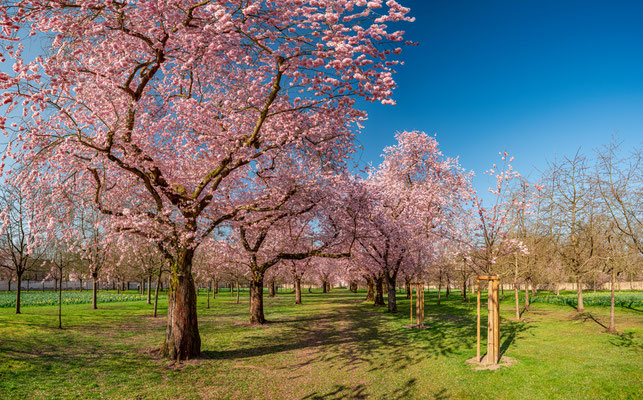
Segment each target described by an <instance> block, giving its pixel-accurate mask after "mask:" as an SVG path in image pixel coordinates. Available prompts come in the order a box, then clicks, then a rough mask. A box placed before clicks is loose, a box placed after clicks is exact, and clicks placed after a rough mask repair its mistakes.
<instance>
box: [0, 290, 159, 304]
mask: <svg viewBox="0 0 643 400" xmlns="http://www.w3.org/2000/svg"><path fill="white" fill-rule="evenodd" d="M97 297H98V302H99V303H112V302H121V301H141V300H145V299H147V295H141V294H138V293H136V292H127V293H125V292H123V293H115V292H108V291H100V290H99V291H98V295H97ZM62 298H63V304H65V305H67V304H86V303H91V302H92V292H91V290H85V291H82V292H78V291H63V293H62ZM57 304H58V292H22V293H20V306H21V307H22V306H52V305H57ZM15 306H16V293H15V292H0V308H6V307H12V308H13V307H15Z"/></svg>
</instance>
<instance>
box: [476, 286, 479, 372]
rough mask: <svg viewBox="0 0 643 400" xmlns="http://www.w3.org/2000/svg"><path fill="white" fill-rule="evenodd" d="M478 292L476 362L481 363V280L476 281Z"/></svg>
mask: <svg viewBox="0 0 643 400" xmlns="http://www.w3.org/2000/svg"><path fill="white" fill-rule="evenodd" d="M476 284H477V290H478V308H477V309H478V325H477V326H478V343H477V344H478V345H477V351H476V361H477V362H480V280H476Z"/></svg>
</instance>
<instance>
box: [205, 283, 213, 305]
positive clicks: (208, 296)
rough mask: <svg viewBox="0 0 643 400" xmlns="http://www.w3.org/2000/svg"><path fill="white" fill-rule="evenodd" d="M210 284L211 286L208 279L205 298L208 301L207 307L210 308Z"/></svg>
mask: <svg viewBox="0 0 643 400" xmlns="http://www.w3.org/2000/svg"><path fill="white" fill-rule="evenodd" d="M210 286H212V281H208V291H207V292H206V298H207V301H208V305H207V307H206V308H207V309H210Z"/></svg>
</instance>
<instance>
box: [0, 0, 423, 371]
mask: <svg viewBox="0 0 643 400" xmlns="http://www.w3.org/2000/svg"><path fill="white" fill-rule="evenodd" d="M408 12H409V9H407V8H404V7H402V6H401V5H400V4H398V3H397V2H396V1H394V0H389V1H387V2H386V4H383V1H382V0H373V1H368V2H367V1H365V0H346V1H335V0H315V1H312V0H311V1H297V2H292V1H286V0H275V1H270V2H265V1H262V0H251V1H241V0H235V1H227V2H221V1H208V0H205V1H197V0H169V1H154V0H152V1H144V2H121V1H105V2H97V1H95V0H13V1H9V2H3V3H2V5H0V18H2V20H1V21H0V25H1V26H2V33H1V34H0V39H1V40H2V42H3V44H4V46H3V47H4V51H2V57H1V58H2V60H5V59H9V60H13V73H12V74H8V73H2V74H0V86H1V87H2V89H3V91H4V92H3V94H2V101H1V102H2V103H3V104H4V105H5V108H6V109H7V112H8V113H11V112H14V113H15V112H18V113H19V111H17V110H20V109H21V110H22V115H23V116H24V118H23V119H22V120H20V121H19V123H17V122H14V123H10V122H7V121H6V119H5V117H3V119H2V121H0V122H1V123H0V125H1V126H0V128H1V129H2V130H3V131H5V132H6V133H7V134H8V135H10V136H11V137H12V140H13V143H14V146H13V148H14V149H15V151H12V152H10V156H12V157H13V158H15V159H19V160H20V161H22V162H23V163H24V164H25V165H28V166H29V168H28V169H27V170H25V172H24V173H21V174H20V176H19V177H17V178H16V181H19V182H21V184H22V185H23V187H25V188H40V187H42V186H43V185H46V186H47V187H49V188H51V190H50V193H51V194H50V196H51V198H49V199H48V201H50V200H54V201H53V203H54V204H57V206H60V204H62V203H63V200H64V199H62V198H63V197H64V196H65V193H67V192H74V193H80V194H81V195H82V196H83V197H84V198H86V199H92V200H93V201H94V203H95V204H96V207H97V208H98V209H99V210H100V211H101V212H102V213H103V215H104V218H105V224H106V225H108V226H109V232H111V233H113V234H117V233H121V232H128V233H134V234H138V235H140V236H142V237H144V238H146V239H147V240H150V241H151V242H152V243H154V244H155V245H156V246H157V247H158V248H159V250H160V251H161V252H163V254H164V256H165V257H166V258H167V259H169V260H171V264H172V268H171V279H170V292H169V311H168V322H167V334H166V339H165V343H164V344H163V346H162V352H163V353H165V354H167V355H168V356H169V357H171V358H173V359H187V358H193V357H196V356H198V355H199V354H200V347H201V340H200V336H199V332H198V323H197V316H196V297H195V289H194V281H193V278H192V270H191V267H192V259H193V257H194V251H195V250H196V248H197V247H198V246H199V244H200V243H201V242H202V240H203V239H204V238H206V237H208V235H209V234H210V233H211V232H212V231H213V230H214V229H216V228H217V227H218V226H220V225H221V224H222V223H224V222H225V221H229V220H232V219H234V218H235V217H236V216H237V214H238V213H240V211H241V210H243V209H244V208H245V207H248V205H247V204H243V203H242V202H238V201H235V200H236V197H235V195H234V194H233V193H235V192H243V191H248V190H251V188H250V187H248V186H247V182H246V181H245V178H246V177H248V175H249V174H250V175H251V174H252V173H253V165H254V163H255V162H258V161H260V160H263V159H266V158H270V157H271V154H272V153H273V152H274V151H276V150H278V149H280V148H282V147H283V146H286V145H289V144H293V143H298V144H300V145H305V146H307V147H309V148H311V149H314V150H315V151H318V152H321V153H325V154H328V155H330V157H331V159H337V160H341V159H342V158H343V157H344V156H345V155H346V154H347V152H348V151H350V149H351V146H352V144H351V143H352V137H353V132H354V130H352V127H354V126H355V124H356V123H359V121H360V120H362V119H363V118H365V113H364V112H362V111H359V110H357V109H356V108H355V98H356V97H362V98H364V99H366V100H367V101H380V102H382V103H393V100H392V99H391V98H390V96H391V94H392V90H393V89H394V87H395V82H394V80H393V78H392V75H393V73H394V72H395V71H394V70H393V68H394V67H395V65H396V64H398V61H397V60H395V57H394V56H395V55H396V54H399V53H400V51H401V45H402V44H403V32H402V31H399V30H394V29H391V28H390V25H391V24H395V23H396V22H397V21H412V18H410V17H408ZM26 33H28V34H31V35H35V36H36V37H38V38H40V39H42V41H43V44H44V46H43V47H44V49H45V51H44V52H43V54H37V55H36V56H35V57H34V58H33V60H29V59H26V58H25V57H26V56H25V52H24V49H25V44H24V43H26V41H27V40H29V39H28V38H27V37H26V36H25V35H26ZM7 115H8V116H10V115H13V114H7ZM282 197H283V196H279V197H278V198H277V199H275V200H276V201H277V202H279V201H280V199H281V198H282ZM31 201H32V203H33V205H34V209H36V208H37V209H38V210H39V213H40V214H41V215H40V217H41V219H43V220H48V217H47V212H48V210H47V207H43V205H45V204H47V202H45V201H44V199H43V198H42V197H39V196H37V195H36V196H33V197H32V199H31ZM70 206H73V204H72V205H70Z"/></svg>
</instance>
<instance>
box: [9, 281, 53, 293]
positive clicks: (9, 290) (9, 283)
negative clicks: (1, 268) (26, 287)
mask: <svg viewBox="0 0 643 400" xmlns="http://www.w3.org/2000/svg"><path fill="white" fill-rule="evenodd" d="M7 285H8V288H7V289H8V290H9V291H11V277H9V280H8V281H7ZM43 285H44V283H43ZM43 292H44V290H43Z"/></svg>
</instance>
